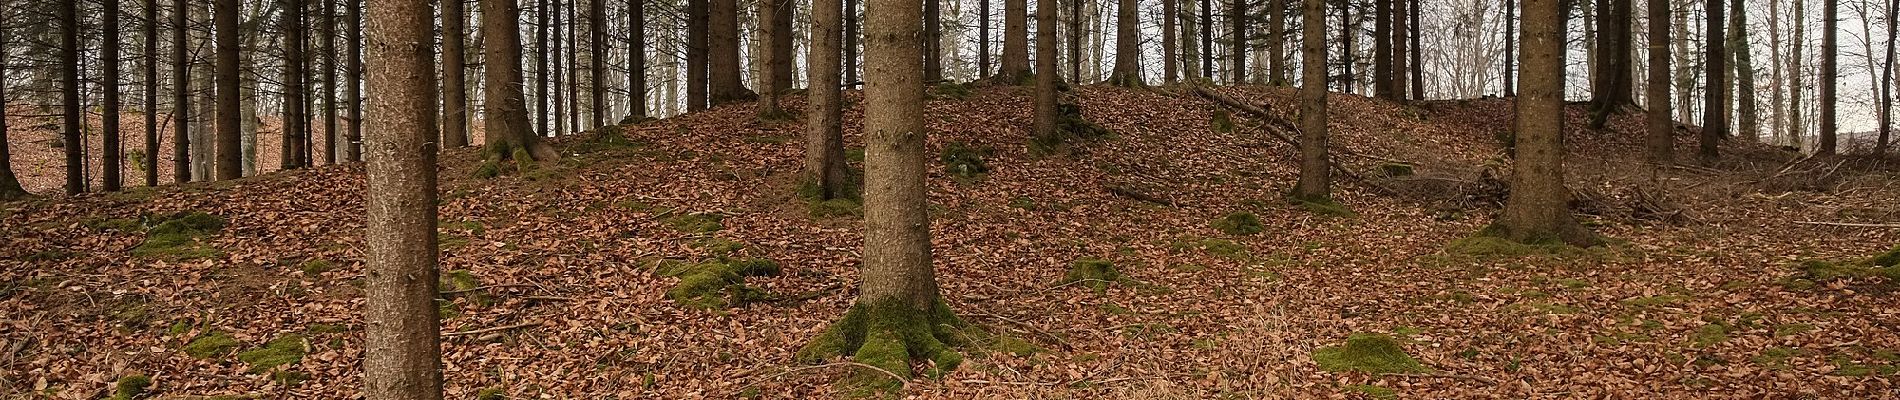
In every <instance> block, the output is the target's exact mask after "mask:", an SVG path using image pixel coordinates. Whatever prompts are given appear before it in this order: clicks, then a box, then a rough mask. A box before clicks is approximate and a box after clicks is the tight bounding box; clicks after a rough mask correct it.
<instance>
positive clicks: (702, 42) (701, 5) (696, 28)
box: [543, 0, 711, 125]
mask: <svg viewBox="0 0 1900 400" xmlns="http://www.w3.org/2000/svg"><path fill="white" fill-rule="evenodd" d="M708 1H711V0H686V111H700V110H705V109H706V97H707V93H706V90H707V89H709V88H708V87H707V76H706V75H707V72H709V71H708V70H707V69H706V67H707V60H708V57H707V53H706V51H707V47H706V45H707V43H706V41H707V37H706V36H707V35H708V34H709V32H708V31H707V25H708V22H710V20H709V17H710V16H709V15H708V11H709V10H708V8H710V6H709V5H708V4H707V2H708ZM543 125H546V124H545V123H544V124H543Z"/></svg>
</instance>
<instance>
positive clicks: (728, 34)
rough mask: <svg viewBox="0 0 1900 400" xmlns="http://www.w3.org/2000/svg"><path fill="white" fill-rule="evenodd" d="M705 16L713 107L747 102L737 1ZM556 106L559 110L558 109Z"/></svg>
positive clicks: (718, 1) (724, 1)
mask: <svg viewBox="0 0 1900 400" xmlns="http://www.w3.org/2000/svg"><path fill="white" fill-rule="evenodd" d="M707 15H709V16H710V17H709V21H711V23H710V24H709V28H707V29H708V32H710V36H709V37H708V40H707V43H706V49H707V54H708V56H709V57H711V61H710V63H709V66H708V68H709V70H708V72H709V73H710V75H711V77H710V78H709V82H708V85H709V86H710V87H711V92H710V94H709V96H710V97H711V98H710V100H711V101H712V104H713V105H721V104H727V103H732V102H738V101H745V100H750V99H751V98H752V97H753V96H755V95H754V94H753V93H752V91H751V90H748V89H746V87H745V80H744V79H741V77H740V75H739V70H740V69H742V64H741V63H740V62H739V2H738V0H712V7H711V11H709V12H708V13H707ZM920 57H921V56H920ZM556 101H559V100H558V99H557V100H556ZM555 107H556V108H557V109H558V108H559V107H560V106H558V105H557V106H555ZM557 112H558V111H557Z"/></svg>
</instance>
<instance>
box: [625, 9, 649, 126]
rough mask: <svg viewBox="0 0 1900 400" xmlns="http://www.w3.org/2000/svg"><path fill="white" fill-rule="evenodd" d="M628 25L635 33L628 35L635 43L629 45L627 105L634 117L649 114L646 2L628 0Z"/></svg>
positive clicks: (642, 116)
mask: <svg viewBox="0 0 1900 400" xmlns="http://www.w3.org/2000/svg"><path fill="white" fill-rule="evenodd" d="M627 10H628V14H630V16H628V17H627V18H628V19H627V26H628V27H629V28H628V29H630V30H632V31H633V33H632V34H630V35H627V37H628V40H631V41H632V42H633V43H632V44H631V45H629V46H627V105H628V108H630V109H632V111H633V117H634V118H644V117H646V116H647V73H646V68H647V37H646V34H647V15H646V2H644V1H640V0H627Z"/></svg>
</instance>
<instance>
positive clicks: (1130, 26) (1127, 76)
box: [1108, 0, 1147, 87]
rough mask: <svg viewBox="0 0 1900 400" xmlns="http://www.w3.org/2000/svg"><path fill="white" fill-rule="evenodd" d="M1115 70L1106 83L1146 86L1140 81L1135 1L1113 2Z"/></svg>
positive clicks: (1139, 44) (1139, 33)
mask: <svg viewBox="0 0 1900 400" xmlns="http://www.w3.org/2000/svg"><path fill="white" fill-rule="evenodd" d="M1115 4H1116V7H1115V70H1114V72H1112V73H1110V74H1109V76H1108V82H1109V83H1111V84H1114V85H1117V86H1126V87H1140V86H1146V85H1147V84H1146V83H1145V82H1143V81H1142V79H1141V25H1140V23H1141V18H1140V17H1139V16H1137V15H1136V14H1135V13H1137V12H1140V11H1139V7H1138V6H1137V4H1136V1H1135V0H1119V1H1116V2H1115Z"/></svg>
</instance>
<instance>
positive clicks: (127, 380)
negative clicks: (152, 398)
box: [110, 375, 152, 400]
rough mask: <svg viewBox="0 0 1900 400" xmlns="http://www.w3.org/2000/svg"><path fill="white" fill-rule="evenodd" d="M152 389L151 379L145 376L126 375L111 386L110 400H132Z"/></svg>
mask: <svg viewBox="0 0 1900 400" xmlns="http://www.w3.org/2000/svg"><path fill="white" fill-rule="evenodd" d="M151 387H152V378H151V377H148V376H145V375H127V376H125V377H123V378H119V380H118V381H117V382H113V384H112V397H111V398H110V399H111V400H132V399H136V398H138V397H139V396H141V395H144V394H145V390H146V389H149V388H151Z"/></svg>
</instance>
